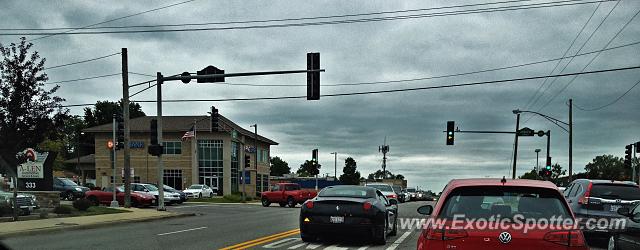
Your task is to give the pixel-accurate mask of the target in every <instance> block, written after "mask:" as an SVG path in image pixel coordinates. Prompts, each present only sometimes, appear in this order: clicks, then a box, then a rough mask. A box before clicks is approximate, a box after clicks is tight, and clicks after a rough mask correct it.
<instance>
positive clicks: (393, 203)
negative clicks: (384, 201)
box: [389, 200, 398, 205]
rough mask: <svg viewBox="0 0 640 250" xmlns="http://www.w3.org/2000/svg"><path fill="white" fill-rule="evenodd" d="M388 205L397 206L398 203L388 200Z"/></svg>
mask: <svg viewBox="0 0 640 250" xmlns="http://www.w3.org/2000/svg"><path fill="white" fill-rule="evenodd" d="M389 204H391V205H398V201H397V200H389Z"/></svg>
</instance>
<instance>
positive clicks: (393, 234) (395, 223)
mask: <svg viewBox="0 0 640 250" xmlns="http://www.w3.org/2000/svg"><path fill="white" fill-rule="evenodd" d="M396 214H397V213H396ZM396 234H398V218H397V217H396V218H395V219H394V220H393V229H392V230H391V233H389V235H391V236H396Z"/></svg>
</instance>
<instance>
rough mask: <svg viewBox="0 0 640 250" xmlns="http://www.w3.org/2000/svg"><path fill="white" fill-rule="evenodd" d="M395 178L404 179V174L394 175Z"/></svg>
mask: <svg viewBox="0 0 640 250" xmlns="http://www.w3.org/2000/svg"><path fill="white" fill-rule="evenodd" d="M394 179H397V180H404V175H401V174H398V175H396V176H394Z"/></svg>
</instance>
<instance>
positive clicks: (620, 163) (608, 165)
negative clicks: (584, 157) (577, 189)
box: [584, 155, 631, 180]
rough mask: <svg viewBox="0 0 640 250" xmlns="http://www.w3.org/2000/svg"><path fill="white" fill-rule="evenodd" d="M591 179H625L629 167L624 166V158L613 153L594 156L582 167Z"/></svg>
mask: <svg viewBox="0 0 640 250" xmlns="http://www.w3.org/2000/svg"><path fill="white" fill-rule="evenodd" d="M584 169H585V170H586V171H587V176H588V177H589V178H591V179H605V180H626V179H627V178H626V177H628V176H631V169H630V168H629V169H626V168H625V167H624V160H623V159H622V158H619V157H616V156H613V155H600V156H596V158H594V159H593V160H592V161H591V162H589V163H587V165H586V166H585V167H584Z"/></svg>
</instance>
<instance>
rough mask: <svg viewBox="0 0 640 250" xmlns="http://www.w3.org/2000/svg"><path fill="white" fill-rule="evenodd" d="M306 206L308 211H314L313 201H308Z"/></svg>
mask: <svg viewBox="0 0 640 250" xmlns="http://www.w3.org/2000/svg"><path fill="white" fill-rule="evenodd" d="M304 206H305V207H307V208H308V209H312V208H313V201H307V202H305V203H304Z"/></svg>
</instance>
